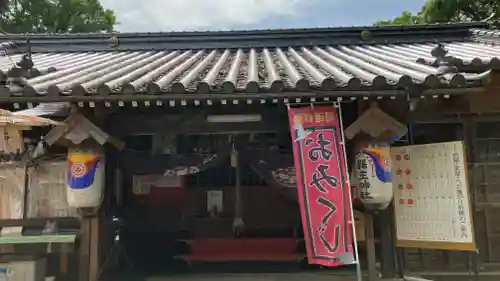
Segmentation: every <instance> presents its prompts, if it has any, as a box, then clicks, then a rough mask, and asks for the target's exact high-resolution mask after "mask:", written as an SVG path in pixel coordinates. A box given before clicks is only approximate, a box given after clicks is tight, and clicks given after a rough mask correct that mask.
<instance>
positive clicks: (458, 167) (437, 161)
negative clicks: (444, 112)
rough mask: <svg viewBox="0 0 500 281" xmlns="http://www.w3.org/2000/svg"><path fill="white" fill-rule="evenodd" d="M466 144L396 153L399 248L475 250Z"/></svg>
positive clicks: (398, 149) (405, 149)
mask: <svg viewBox="0 0 500 281" xmlns="http://www.w3.org/2000/svg"><path fill="white" fill-rule="evenodd" d="M464 155H465V153H464V145H463V143H462V142H459V141H457V142H447V143H435V144H427V145H414V146H406V147H396V148H392V149H391V158H392V163H393V169H392V172H393V188H394V205H395V208H394V215H395V218H396V237H397V238H396V239H397V241H396V246H397V247H403V248H425V249H440V250H460V251H475V250H476V245H475V239H474V230H473V222H472V211H471V205H470V193H469V186H468V181H467V169H466V166H465V165H466V164H465V163H466V161H465V156H464Z"/></svg>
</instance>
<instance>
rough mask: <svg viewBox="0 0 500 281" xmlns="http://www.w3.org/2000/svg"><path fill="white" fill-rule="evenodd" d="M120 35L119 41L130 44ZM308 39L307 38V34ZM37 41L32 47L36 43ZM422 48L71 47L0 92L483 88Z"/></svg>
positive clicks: (469, 58)
mask: <svg viewBox="0 0 500 281" xmlns="http://www.w3.org/2000/svg"><path fill="white" fill-rule="evenodd" d="M269 32H270V31H269ZM325 32H326V31H325ZM292 35H293V34H292ZM298 35H299V34H298V33H297V34H295V35H294V36H298ZM68 36H69V35H68ZM72 36H74V35H72ZM82 36H83V35H82ZM96 36H97V35H96ZM120 36H123V37H124V38H128V39H127V40H132V39H133V38H134V37H130V38H132V39H130V38H129V37H127V35H120ZM155 36H156V35H154V34H152V35H151V36H150V39H151V40H152V39H154V38H162V37H161V36H157V37H155ZM175 36H177V35H175ZM190 36H191V35H190ZM192 36H194V35H192ZM196 36H202V35H199V34H198V35H196ZM212 36H214V35H212ZM245 36H250V35H248V34H246V35H245ZM251 36H254V37H255V36H258V34H257V35H251ZM273 36H275V34H274V35H273ZM287 36H288V35H287ZM301 36H302V35H301ZM311 36H312V37H314V36H315V35H314V32H313V35H311ZM357 36H359V34H358V35H357ZM188 37H189V36H188ZM264 37H265V36H264ZM264 37H263V38H264ZM292 37H293V36H292ZM40 38H41V37H40ZM40 38H38V39H37V40H42V39H43V38H42V39H40ZM54 38H55V37H52V39H51V40H55V39H54ZM57 38H59V39H60V37H57ZM61 38H64V37H61ZM75 38H76V37H75ZM193 38H194V37H193ZM197 38H198V37H197ZM293 38H295V37H293ZM59 39H57V40H59ZM47 40H48V39H47ZM79 40H84V39H82V38H80V39H79ZM85 40H87V39H85ZM88 40H94V39H88ZM141 40H145V39H144V38H143V39H141ZM207 40H208V39H207ZM263 40H265V38H264V39H263ZM288 40H292V39H290V38H289V39H288ZM301 40H302V39H301ZM292 41H293V40H292ZM427 41H429V42H428V43H415V44H409V43H385V44H324V45H317V44H302V45H300V44H299V43H297V42H295V41H294V42H295V43H294V44H293V45H297V44H299V45H298V46H289V47H276V46H273V45H272V44H270V45H269V46H268V47H263V48H218V49H211V48H205V49H200V48H203V47H205V46H204V45H203V43H202V42H201V43H200V44H199V47H200V48H196V49H182V48H181V49H178V50H163V51H162V50H157V49H154V50H140V49H138V50H128V51H127V50H118V51H116V50H114V51H113V50H109V49H108V51H78V48H76V49H75V51H74V52H40V53H34V54H33V56H32V58H33V61H34V63H35V67H34V68H35V69H34V70H33V71H32V76H36V77H33V78H30V79H28V80H27V83H26V86H23V87H20V86H17V85H8V86H7V87H5V88H4V89H3V94H4V95H10V94H12V95H24V96H36V95H49V96H57V95H59V94H63V95H87V94H99V95H103V96H107V95H111V94H137V93H149V94H160V93H165V94H168V93H178V94H181V93H198V94H207V93H235V92H236V93H238V92H247V93H259V92H260V93H262V92H273V93H277V92H293V91H295V92H306V91H310V90H316V91H322V90H325V91H326V90H328V91H330V90H370V89H376V90H394V89H402V88H404V87H407V86H411V85H422V86H424V88H450V87H473V86H481V85H483V84H484V83H485V81H486V79H485V78H487V75H480V74H475V73H466V72H459V73H448V74H441V73H440V69H438V67H437V66H436V59H435V58H434V57H432V56H431V50H432V49H433V48H434V47H435V46H436V43H434V42H433V41H432V40H427ZM434 41H435V39H434ZM82 42H83V41H82ZM82 44H83V43H82ZM238 44H241V43H238ZM444 45H445V47H446V48H447V49H448V50H449V53H448V54H449V55H450V56H453V57H454V64H455V65H457V66H458V67H459V68H460V67H465V66H467V67H481V68H483V69H489V68H493V69H500V46H496V45H491V44H490V45H488V44H482V43H477V42H473V41H471V40H466V39H463V40H455V41H452V42H445V43H444ZM20 57H21V54H14V55H10V56H3V57H1V58H0V71H1V74H3V75H4V77H5V74H6V73H7V71H8V70H9V69H10V68H11V67H12V65H13V63H14V62H17V61H18V60H19V59H20Z"/></svg>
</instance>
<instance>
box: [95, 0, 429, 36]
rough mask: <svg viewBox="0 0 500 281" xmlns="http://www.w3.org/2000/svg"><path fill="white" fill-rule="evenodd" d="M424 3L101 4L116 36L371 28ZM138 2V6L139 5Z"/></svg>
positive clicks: (185, 0) (230, 0)
mask: <svg viewBox="0 0 500 281" xmlns="http://www.w3.org/2000/svg"><path fill="white" fill-rule="evenodd" d="M425 2H426V0H147V1H143V2H141V1H136V0H101V4H102V5H103V6H104V7H105V8H110V9H113V10H114V11H115V12H116V15H117V21H118V22H119V24H118V25H117V27H116V29H117V30H118V31H120V32H155V31H193V30H231V29H267V28H305V27H335V26H359V25H372V24H373V23H374V22H376V21H377V20H385V19H391V18H393V17H395V16H398V15H399V14H401V12H402V11H403V10H407V11H410V12H418V11H419V10H420V9H421V7H422V6H423V4H424V3H425ZM139 3H140V4H139Z"/></svg>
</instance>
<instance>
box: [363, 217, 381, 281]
mask: <svg viewBox="0 0 500 281" xmlns="http://www.w3.org/2000/svg"><path fill="white" fill-rule="evenodd" d="M365 223H366V228H365V231H366V244H365V245H366V256H367V263H368V280H369V281H377V280H378V279H379V278H378V272H377V257H376V253H375V230H374V222H373V214H372V213H366V214H365Z"/></svg>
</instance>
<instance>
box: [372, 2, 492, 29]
mask: <svg viewBox="0 0 500 281" xmlns="http://www.w3.org/2000/svg"><path fill="white" fill-rule="evenodd" d="M491 15H493V18H491V20H492V21H494V22H499V21H500V1H499V0H427V3H425V5H424V6H423V7H422V10H421V11H420V12H419V13H416V14H412V13H410V12H408V11H404V12H403V13H402V14H401V15H400V16H398V17H396V18H394V19H392V20H384V21H378V22H377V23H375V25H378V26H384V25H401V24H424V23H443V22H464V21H481V20H484V19H487V18H489V17H490V16H491Z"/></svg>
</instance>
